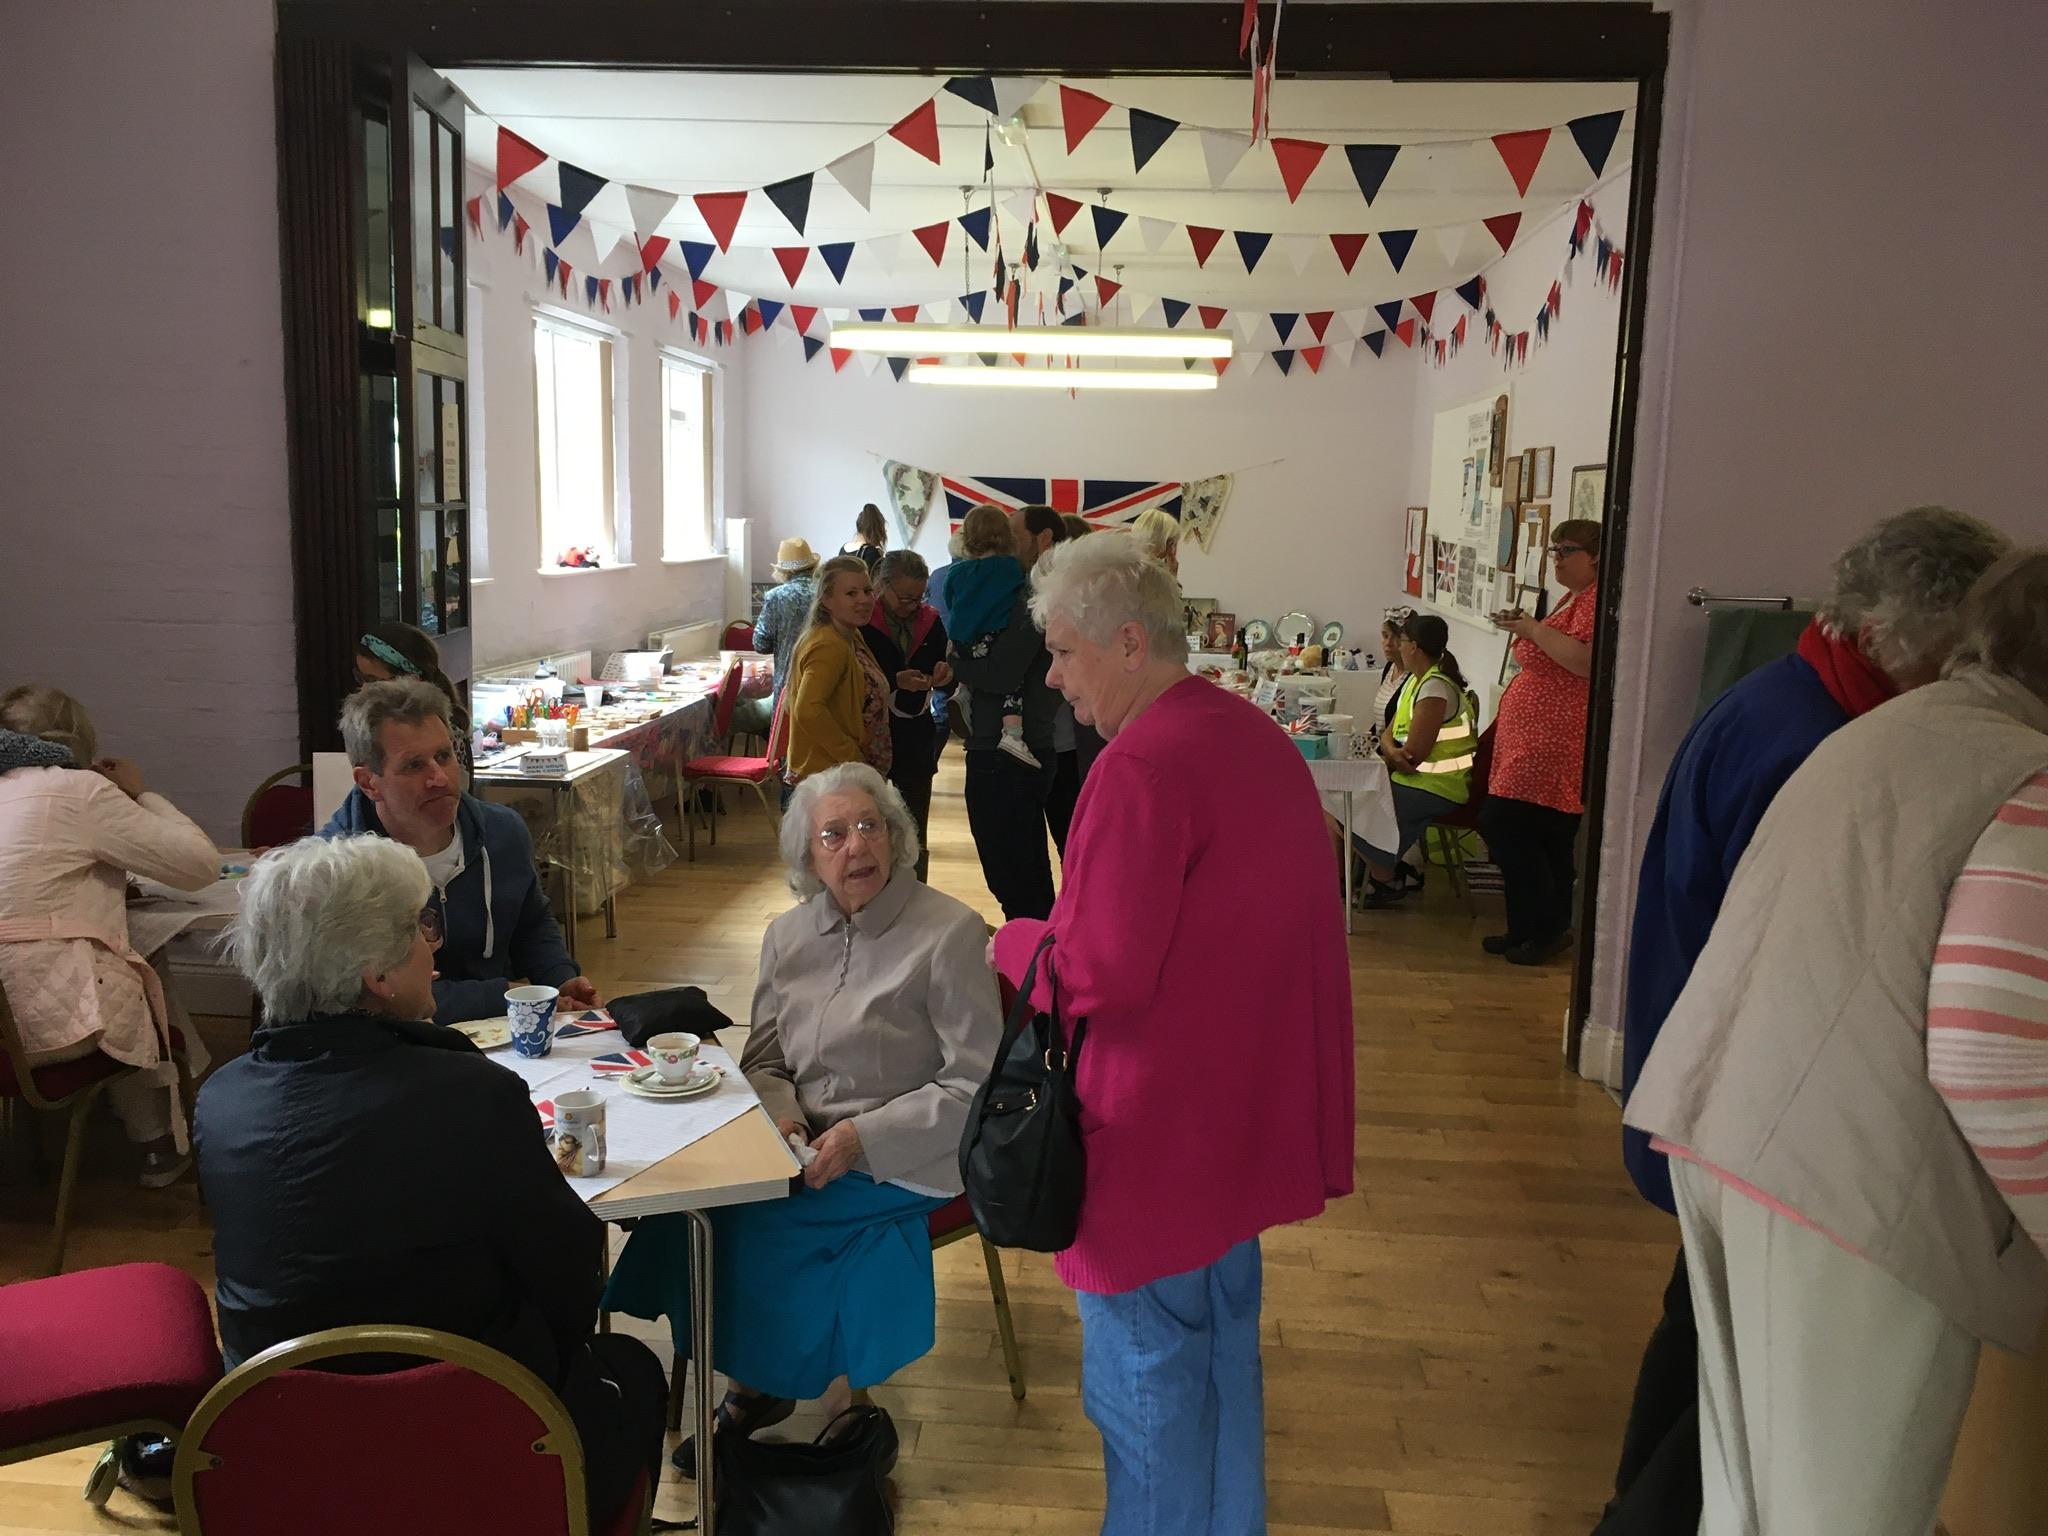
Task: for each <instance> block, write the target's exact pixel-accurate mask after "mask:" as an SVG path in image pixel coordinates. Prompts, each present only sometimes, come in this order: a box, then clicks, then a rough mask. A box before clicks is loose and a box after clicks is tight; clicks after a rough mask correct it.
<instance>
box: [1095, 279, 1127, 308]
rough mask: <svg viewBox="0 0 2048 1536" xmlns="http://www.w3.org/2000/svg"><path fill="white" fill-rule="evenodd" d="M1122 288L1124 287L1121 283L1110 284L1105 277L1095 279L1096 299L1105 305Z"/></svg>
mask: <svg viewBox="0 0 2048 1536" xmlns="http://www.w3.org/2000/svg"><path fill="white" fill-rule="evenodd" d="M1123 286H1124V285H1123V284H1122V283H1117V282H1112V281H1110V280H1109V279H1108V278H1106V277H1098V278H1096V279H1095V294H1096V297H1098V298H1099V299H1101V300H1102V302H1103V303H1105V304H1107V303H1108V302H1109V301H1110V300H1111V299H1113V298H1115V297H1116V296H1117V294H1118V292H1119V291H1121V290H1122V288H1123Z"/></svg>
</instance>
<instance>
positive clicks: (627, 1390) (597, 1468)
mask: <svg viewBox="0 0 2048 1536" xmlns="http://www.w3.org/2000/svg"><path fill="white" fill-rule="evenodd" d="M584 1348H585V1349H587V1350H588V1351H589V1356H590V1358H589V1362H588V1365H589V1366H592V1367H595V1369H594V1370H591V1369H588V1368H582V1367H580V1366H572V1367H571V1372H570V1380H569V1381H568V1382H565V1383H564V1385H563V1390H562V1399H563V1401H562V1406H563V1407H565V1408H567V1409H568V1410H569V1417H570V1418H571V1419H573V1420H574V1421H575V1424H576V1433H577V1437H578V1438H579V1439H581V1440H582V1441H583V1476H584V1491H585V1493H586V1495H587V1498H586V1503H587V1504H588V1506H589V1509H590V1525H591V1529H592V1530H602V1529H605V1528H607V1527H609V1526H611V1525H614V1524H616V1523H617V1521H618V1517H619V1511H620V1509H621V1508H622V1507H623V1506H624V1504H625V1501H626V1495H627V1494H629V1493H631V1492H632V1491H633V1483H634V1481H635V1480H636V1479H637V1478H638V1477H639V1476H640V1474H641V1473H643V1472H644V1473H646V1474H647V1476H648V1477H649V1479H651V1481H650V1482H649V1484H648V1486H649V1487H650V1488H651V1487H653V1486H654V1485H655V1484H656V1483H658V1482H659V1481H660V1480H661V1436H662V1430H663V1428H664V1426H665V1424H666V1421H667V1418H668V1378H667V1377H666V1376H664V1375H663V1374H662V1370H661V1361H660V1360H658V1359H656V1358H655V1354H654V1351H653V1350H651V1349H649V1348H648V1347H647V1346H646V1345H645V1344H643V1343H641V1342H640V1341H639V1340H638V1339H636V1338H634V1337H633V1336H632V1335H630V1334H624V1333H598V1334H592V1335H591V1337H590V1341H589V1343H588V1344H586V1345H585V1346H584ZM677 1369H678V1370H680V1369H682V1367H681V1366H680V1365H678V1366H677Z"/></svg>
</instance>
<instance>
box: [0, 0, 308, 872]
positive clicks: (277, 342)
mask: <svg viewBox="0 0 2048 1536" xmlns="http://www.w3.org/2000/svg"><path fill="white" fill-rule="evenodd" d="M271 30H272V19H271V8H270V5H269V4H268V3H267V0H180V3H179V4H177V5H175V6H172V5H164V6H156V5H140V4H135V3H132V0H128V3H122V0H66V3H64V4H62V5H51V4H44V3H38V0H8V3H6V4H5V5H4V7H0V58H4V59H5V60H6V74H7V87H6V89H5V90H4V91H0V144H4V145H6V146H7V151H8V159H9V163H10V166H11V170H10V173H9V176H8V210H7V219H8V225H9V228H10V229H11V230H12V231H13V236H12V238H11V240H10V242H9V249H10V252H11V256H10V268H11V270H10V273H9V280H8V283H7V295H8V297H7V299H6V300H5V303H4V307H0V466H4V473H0V509H4V511H0V524H4V526H5V530H6V554H7V560H8V565H9V572H8V579H7V581H6V597H5V600H4V601H0V684H8V683H13V682H17V681H36V682H43V683H51V684H55V685H57V686H59V687H62V688H64V689H67V690H69V691H70V692H72V693H74V694H76V695H77V696H78V697H79V698H80V699H81V700H83V701H84V703H85V705H86V707H87V708H88V709H89V710H90V711H91V713H92V715H93V717H94V719H95V721H96V723H97V724H98V726H99V732H100V738H101V741H102V743H103V744H104V749H105V750H106V751H108V752H112V753H116V754H119V755H122V756H127V757H133V758H134V759H136V761H137V762H139V763H140V764H141V765H142V768H143V771H144V773H145V774H146V775H147V777H148V779H149V781H150V783H151V785H152V787H154V788H157V789H160V790H162V791H164V792H165V793H166V794H168V795H169V796H170V797H171V798H172V799H173V800H174V801H175V802H176V803H177V804H178V805H180V806H181V807H182V808H184V809H185V810H186V811H188V812H189V813H191V814H192V815H194V816H196V817H197V818H198V819H199V820H200V821H201V822H202V823H203V824H204V825H205V826H206V828H207V830H208V831H210V832H212V833H213V834H214V836H215V837H216V838H219V839H222V840H226V841H231V840H232V839H233V838H234V837H235V836H236V835H237V832H238V828H239V823H240V818H241V808H242V801H243V799H244V797H246V796H247V794H248V793H249V791H250V790H251V789H253V788H254V787H255V785H256V783H257V781H258V780H259V779H261V778H262V777H263V775H264V774H266V773H268V772H270V771H271V770H272V769H275V768H279V767H282V766H284V765H286V764H288V763H291V762H293V761H295V760H296V758H297V754H298V714H297V702H296V689H295V684H294V681H293V660H292V637H293V630H292V596H291V567H290V547H289V528H288V524H287V521H286V492H285V449H284V402H283V395H282V390H283V374H284V354H283V332H282V321H281V319H280V311H279V299H278V277H277V263H278V256H277V154H276V148H275V142H276V114H275V105H274V97H273V93H272V85H271V69H272V36H271Z"/></svg>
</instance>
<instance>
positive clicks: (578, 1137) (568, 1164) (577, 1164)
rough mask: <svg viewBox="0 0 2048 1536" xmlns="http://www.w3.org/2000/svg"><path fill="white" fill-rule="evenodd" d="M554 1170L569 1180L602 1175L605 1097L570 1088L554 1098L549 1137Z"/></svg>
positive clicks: (585, 1090)
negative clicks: (551, 1145)
mask: <svg viewBox="0 0 2048 1536" xmlns="http://www.w3.org/2000/svg"><path fill="white" fill-rule="evenodd" d="M548 1139H549V1141H550V1142H551V1143H552V1144H553V1146H554V1151H555V1166H556V1167H558V1168H560V1169H561V1170H562V1172H563V1173H564V1174H565V1175H567V1176H568V1177H570V1178H576V1179H588V1178H593V1177H595V1176H596V1175H598V1174H600V1173H603V1172H604V1095H603V1094H601V1093H597V1092H594V1091H593V1090H591V1089H588V1088H571V1089H570V1090H569V1091H568V1092H566V1093H558V1094H556V1095H555V1128H554V1130H553V1132H552V1133H551V1134H550V1135H549V1138H548Z"/></svg>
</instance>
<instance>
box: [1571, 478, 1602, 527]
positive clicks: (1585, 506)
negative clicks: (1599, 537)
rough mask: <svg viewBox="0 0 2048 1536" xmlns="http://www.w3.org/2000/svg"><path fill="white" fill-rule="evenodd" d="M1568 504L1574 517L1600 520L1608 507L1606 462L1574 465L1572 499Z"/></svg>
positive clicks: (1594, 520) (1592, 520) (1591, 520)
mask: <svg viewBox="0 0 2048 1536" xmlns="http://www.w3.org/2000/svg"><path fill="white" fill-rule="evenodd" d="M1568 505H1569V508H1570V511H1571V515H1572V516H1573V517H1583V518H1585V519H1587V520H1588V521H1590V522H1595V523H1597V522H1599V521H1600V519H1601V514H1602V513H1603V512H1604V511H1605V510H1606V507H1607V466H1606V465H1605V464H1577V465H1574V466H1573V467H1572V499H1571V501H1570V503H1569V504H1568Z"/></svg>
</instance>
